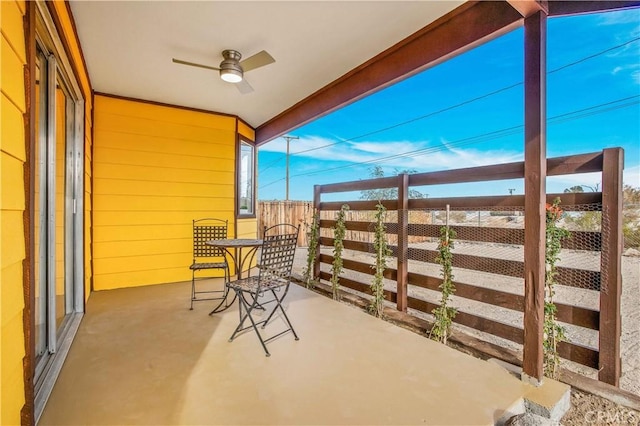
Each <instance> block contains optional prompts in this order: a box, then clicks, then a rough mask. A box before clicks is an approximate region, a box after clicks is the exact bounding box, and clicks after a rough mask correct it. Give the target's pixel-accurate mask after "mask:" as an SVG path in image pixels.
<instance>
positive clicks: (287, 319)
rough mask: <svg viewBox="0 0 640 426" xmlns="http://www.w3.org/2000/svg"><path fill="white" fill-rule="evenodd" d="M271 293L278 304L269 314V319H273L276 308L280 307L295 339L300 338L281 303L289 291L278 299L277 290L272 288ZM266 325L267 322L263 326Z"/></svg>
mask: <svg viewBox="0 0 640 426" xmlns="http://www.w3.org/2000/svg"><path fill="white" fill-rule="evenodd" d="M287 290H288V289H287ZM271 293H273V296H274V298H275V301H276V305H277V306H276V307H275V308H273V312H271V315H269V318H267V321H269V320H270V319H271V316H273V314H274V313H275V312H276V309H278V308H280V311H281V312H282V315H283V316H284V320H285V321H286V322H287V325H288V326H289V330H291V332H292V333H293V337H294V338H295V340H300V338H299V337H298V334H297V333H296V331H295V330H294V329H293V325H291V321H289V316H287V313H286V312H285V310H284V308H283V307H282V304H281V303H280V302H282V300H283V299H284V296H285V295H286V294H287V292H286V291H285V293H284V294H283V295H282V297H281V298H280V299H278V297H277V296H276V293H275V291H273V289H271ZM266 325H267V322H265V323H264V325H263V328H264V326H266Z"/></svg>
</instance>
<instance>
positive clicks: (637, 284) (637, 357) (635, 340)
mask: <svg viewBox="0 0 640 426" xmlns="http://www.w3.org/2000/svg"><path fill="white" fill-rule="evenodd" d="M416 246H419V247H420V248H427V249H435V243H428V242H427V243H420V244H417V245H416ZM455 251H456V252H458V253H465V254H475V255H482V256H487V257H494V258H501V259H512V260H521V259H522V256H523V253H522V249H521V248H518V247H505V246H498V245H484V246H482V247H478V245H477V244H464V243H463V244H458V245H457V246H456V248H455ZM323 252H325V251H324V250H323ZM326 253H327V254H330V253H331V250H327V251H326ZM479 253H481V254H479ZM306 257H307V249H306V248H300V249H299V250H298V253H297V254H296V261H295V265H294V273H297V274H302V272H303V270H304V268H305V263H306ZM371 257H372V255H371V254H367V253H359V252H349V251H346V253H345V258H351V259H354V260H358V261H362V262H369V261H370V258H371ZM599 264H600V257H599V255H594V254H592V253H588V254H587V253H584V252H583V253H580V252H572V253H569V254H568V255H565V256H564V258H563V259H562V262H561V266H567V267H578V268H581V269H591V270H598V268H599ZM322 269H323V270H326V271H329V270H330V265H323V266H322ZM622 269H623V278H622V306H621V316H622V339H621V352H622V377H621V379H620V382H621V386H620V387H621V388H622V389H624V390H627V391H630V392H632V393H635V394H636V395H640V257H633V256H623V258H622ZM409 270H410V271H412V272H417V273H422V274H428V275H432V276H438V274H439V267H438V265H433V264H428V263H425V262H410V265H409ZM454 275H455V279H456V281H461V282H466V283H472V284H474V285H478V286H483V287H487V288H493V289H496V290H501V291H506V292H510V293H516V294H523V281H522V279H517V278H510V277H506V276H499V275H495V274H487V273H482V272H476V271H470V270H463V269H459V268H458V269H457V270H456V268H454ZM344 276H346V277H348V278H351V279H356V280H358V281H361V282H369V281H370V280H371V277H370V276H366V275H363V274H358V273H355V272H353V271H345V273H344ZM387 285H388V287H389V288H390V289H395V283H394V282H388V283H387ZM409 294H410V295H412V296H417V297H420V298H424V299H426V300H429V301H433V302H437V301H438V296H439V294H438V293H436V292H432V291H429V290H425V289H421V288H411V286H410V289H409ZM557 301H559V302H564V303H570V304H572V305H577V306H582V307H585V308H591V309H595V310H597V309H598V306H599V297H598V292H597V291H594V290H591V289H587V288H570V287H564V286H558V291H557ZM454 304H455V306H457V307H458V308H460V309H461V310H464V311H467V312H474V313H479V314H480V315H482V316H484V317H487V318H490V319H494V320H496V321H500V322H503V323H512V324H518V323H520V324H521V323H522V321H523V315H522V313H518V312H515V311H511V310H508V309H502V308H499V307H495V306H492V305H487V304H484V303H479V302H474V301H469V300H467V299H462V298H457V299H455V300H454ZM412 314H414V315H417V316H421V317H425V318H427V319H429V315H428V314H423V313H420V312H412ZM461 328H462V329H463V330H464V331H465V332H467V333H470V334H472V335H474V336H476V337H479V338H481V339H484V340H489V341H492V343H497V344H500V345H503V346H505V347H507V348H509V349H512V350H521V347H520V346H519V345H517V344H514V343H513V342H509V341H506V340H503V339H500V338H497V337H495V336H490V335H486V334H483V333H479V332H477V331H475V330H471V329H467V328H465V327H461ZM567 335H568V337H569V339H570V341H572V342H576V343H580V344H582V345H586V346H590V347H596V348H597V346H598V333H597V331H594V330H588V329H584V328H582V327H572V326H567ZM564 366H565V367H567V368H569V369H571V370H573V371H576V372H579V373H581V374H584V375H586V376H588V377H592V378H596V377H597V372H596V371H595V370H592V369H590V368H586V367H583V366H580V365H577V364H574V363H570V362H565V363H564ZM571 402H572V408H571V410H570V411H569V412H568V413H567V414H566V415H565V417H564V418H563V419H562V422H561V424H566V425H584V424H593V425H618V424H621V425H639V424H640V413H639V412H637V411H633V410H630V409H627V408H624V407H620V406H618V405H616V404H615V403H613V402H611V401H609V400H607V399H604V398H601V397H598V396H595V395H591V394H587V393H584V392H581V391H578V390H575V389H573V390H572V396H571Z"/></svg>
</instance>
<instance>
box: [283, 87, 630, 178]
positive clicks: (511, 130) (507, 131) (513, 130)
mask: <svg viewBox="0 0 640 426" xmlns="http://www.w3.org/2000/svg"><path fill="white" fill-rule="evenodd" d="M633 98H636V101H635V102H627V103H625V104H622V105H616V106H612V107H609V108H606V109H604V110H599V111H593V110H594V109H595V108H601V107H604V106H609V105H613V104H615V103H618V102H622V101H627V100H630V99H633ZM638 103H640V95H635V96H630V97H627V98H622V99H617V100H614V101H610V102H606V103H603V104H599V105H594V106H590V107H587V108H583V109H580V110H576V111H571V112H568V113H564V114H559V115H556V116H553V117H551V118H549V119H548V122H549V124H559V123H564V122H566V121H571V120H577V119H579V118H583V117H587V116H591V115H595V114H602V113H605V112H609V111H613V110H617V109H621V108H626V107H628V106H631V105H636V104H638ZM580 113H581V114H580ZM522 129H524V125H517V126H512V127H507V128H504V129H499V130H495V131H492V132H487V133H483V134H480V135H476V136H470V137H467V138H463V139H459V140H457V141H454V142H451V143H449V144H448V145H447V146H444V147H442V146H438V147H429V148H422V149H417V150H413V151H407V152H404V153H400V154H394V155H389V156H386V157H381V158H376V159H372V160H367V161H359V162H353V163H351V164H345V165H342V166H336V167H332V168H329V169H326V168H325V169H322V170H318V171H314V172H307V173H299V174H296V175H293V176H292V177H300V176H311V175H315V174H319V173H325V172H327V171H334V170H339V169H345V168H349V167H355V166H360V165H364V164H375V163H379V162H381V161H385V160H392V159H396V158H405V157H415V156H417V155H424V154H430V153H434V152H438V151H442V150H444V149H450V148H452V147H454V146H455V147H460V146H466V145H471V144H475V143H478V142H486V141H487V140H493V139H499V138H502V137H505V136H511V135H513V134H517V133H520V132H521V131H522ZM272 183H275V182H272Z"/></svg>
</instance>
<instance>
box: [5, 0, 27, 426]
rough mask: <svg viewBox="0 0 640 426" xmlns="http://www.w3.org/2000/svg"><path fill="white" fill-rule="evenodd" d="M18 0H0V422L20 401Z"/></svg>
mask: <svg viewBox="0 0 640 426" xmlns="http://www.w3.org/2000/svg"><path fill="white" fill-rule="evenodd" d="M24 13H25V3H24V2H23V1H19V2H16V1H0V15H1V16H0V32H1V34H2V39H1V44H2V45H1V46H0V48H1V49H2V51H1V53H0V58H1V59H0V72H1V76H2V77H1V79H0V93H1V100H0V102H1V106H0V111H1V113H0V115H1V123H2V124H1V126H2V127H1V130H0V174H1V176H2V180H1V183H0V194H1V195H0V211H1V215H2V217H1V219H0V221H1V228H0V232H1V237H0V239H1V240H2V248H1V252H0V267H1V270H2V272H1V278H0V279H1V281H0V301H1V302H0V334H1V336H2V337H1V340H0V389H1V390H0V423H2V424H3V425H4V424H20V410H21V409H22V407H23V406H24V403H25V401H24V382H23V369H22V359H23V358H24V356H25V352H24V332H23V322H22V321H23V319H22V312H23V310H24V297H23V290H22V289H23V275H22V262H23V260H24V259H25V244H24V228H23V214H24V209H25V199H24V194H25V187H24V179H23V167H24V163H25V162H26V154H25V139H24V121H23V114H24V113H25V91H24V77H23V67H24V64H25V63H26V53H25V43H24V29H23V21H22V17H23V15H24Z"/></svg>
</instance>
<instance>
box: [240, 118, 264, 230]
mask: <svg viewBox="0 0 640 426" xmlns="http://www.w3.org/2000/svg"><path fill="white" fill-rule="evenodd" d="M235 123H236V159H235V163H234V166H233V167H234V174H235V187H234V191H235V193H234V196H233V197H234V200H235V221H236V222H237V221H238V220H239V219H255V218H257V217H258V216H257V215H258V211H257V210H258V194H257V190H258V185H257V183H258V182H257V180H256V176H257V173H258V164H257V162H258V161H257V160H258V147H257V146H256V144H255V142H253V141H252V140H251V139H249V138H246V137H244V136H243V135H241V134H240V133H238V120H236V121H235ZM242 142H247V143H249V144H251V145H252V146H253V163H252V164H253V170H252V171H251V173H253V178H252V179H253V194H252V198H253V199H252V200H251V203H252V204H253V213H251V214H240V198H239V197H238V188H239V187H240V173H239V167H238V166H239V163H238V162H239V160H240V148H241V146H242ZM235 227H236V236H237V235H238V234H237V230H238V226H237V224H236V225H235ZM258 232H262V231H261V230H258Z"/></svg>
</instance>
